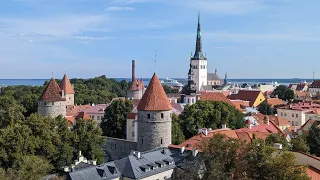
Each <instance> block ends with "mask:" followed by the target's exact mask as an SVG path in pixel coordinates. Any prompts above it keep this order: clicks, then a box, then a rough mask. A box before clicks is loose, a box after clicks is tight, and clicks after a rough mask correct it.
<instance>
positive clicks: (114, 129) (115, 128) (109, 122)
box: [100, 100, 133, 139]
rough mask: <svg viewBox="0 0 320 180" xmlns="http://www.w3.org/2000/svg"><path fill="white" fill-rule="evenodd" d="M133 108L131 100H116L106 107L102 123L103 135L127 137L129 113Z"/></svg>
mask: <svg viewBox="0 0 320 180" xmlns="http://www.w3.org/2000/svg"><path fill="white" fill-rule="evenodd" d="M132 108H133V105H132V102H131V101H129V100H125V101H122V100H115V101H113V102H112V103H111V104H110V105H109V106H108V107H107V108H106V109H105V114H104V117H103V120H102V122H101V124H100V127H101V128H102V131H103V135H104V136H109V137H114V138H121V139H125V138H126V136H125V135H126V124H127V114H128V112H131V111H132Z"/></svg>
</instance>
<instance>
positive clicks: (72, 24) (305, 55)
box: [0, 0, 320, 79]
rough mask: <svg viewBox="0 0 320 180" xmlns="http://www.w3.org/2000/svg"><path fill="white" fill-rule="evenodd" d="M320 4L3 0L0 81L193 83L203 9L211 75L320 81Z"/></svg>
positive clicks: (314, 0) (292, 0)
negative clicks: (107, 79) (139, 79)
mask: <svg viewBox="0 0 320 180" xmlns="http://www.w3.org/2000/svg"><path fill="white" fill-rule="evenodd" d="M318 7H320V1H318V0H308V1H303V0H2V1H1V2H0V67H1V68H0V79H3V78H50V77H51V73H52V72H54V76H55V77H56V78H61V77H62V75H63V73H64V72H67V74H68V75H69V76H70V77H71V78H72V77H82V78H87V77H95V76H99V75H102V74H105V75H106V76H107V77H130V75H131V60H132V59H135V60H136V66H137V76H138V77H151V76H152V74H153V72H154V54H155V50H156V51H157V65H156V72H157V74H158V75H159V76H160V77H186V76H187V72H188V66H189V57H190V53H191V52H192V51H194V48H195V39H196V25H197V14H198V10H200V11H201V25H202V27H201V28H202V38H203V39H202V40H203V51H204V52H205V53H206V54H207V57H208V64H209V67H208V68H209V71H211V72H214V69H215V68H217V69H218V73H219V74H220V76H221V77H223V76H224V73H225V72H228V75H229V77H230V78H293V77H301V78H312V71H313V70H314V69H315V71H316V77H317V78H320V69H319V68H317V67H320V53H319V52H320V51H319V46H320V19H319V16H320V11H319V8H318Z"/></svg>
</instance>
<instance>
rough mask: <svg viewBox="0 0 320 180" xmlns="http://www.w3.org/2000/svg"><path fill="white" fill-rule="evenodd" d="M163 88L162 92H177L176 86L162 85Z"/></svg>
mask: <svg viewBox="0 0 320 180" xmlns="http://www.w3.org/2000/svg"><path fill="white" fill-rule="evenodd" d="M162 87H163V89H164V92H166V94H169V93H174V94H175V93H179V89H177V88H172V87H170V86H168V85H162Z"/></svg>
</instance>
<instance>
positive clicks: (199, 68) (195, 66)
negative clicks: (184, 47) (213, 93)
mask: <svg viewBox="0 0 320 180" xmlns="http://www.w3.org/2000/svg"><path fill="white" fill-rule="evenodd" d="M190 61H191V71H192V74H193V75H192V80H193V82H194V86H195V87H196V90H197V92H200V89H201V87H202V86H206V85H207V75H208V67H207V58H206V57H205V56H204V55H203V52H202V39H201V25H200V12H199V14H198V27H197V39H196V48H195V52H194V55H193V56H191V58H190Z"/></svg>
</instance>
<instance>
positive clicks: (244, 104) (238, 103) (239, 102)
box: [231, 100, 250, 111]
mask: <svg viewBox="0 0 320 180" xmlns="http://www.w3.org/2000/svg"><path fill="white" fill-rule="evenodd" d="M231 102H232V104H234V105H235V106H236V108H237V109H238V110H239V111H243V109H244V108H245V107H249V103H250V102H249V101H243V100H231Z"/></svg>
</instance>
